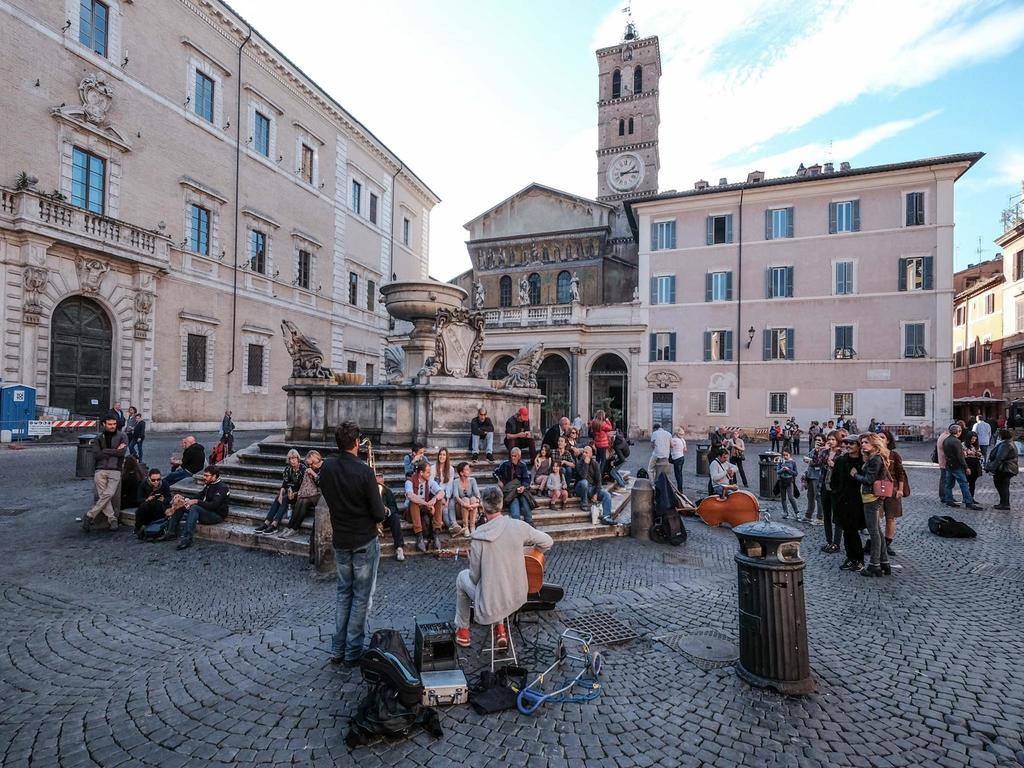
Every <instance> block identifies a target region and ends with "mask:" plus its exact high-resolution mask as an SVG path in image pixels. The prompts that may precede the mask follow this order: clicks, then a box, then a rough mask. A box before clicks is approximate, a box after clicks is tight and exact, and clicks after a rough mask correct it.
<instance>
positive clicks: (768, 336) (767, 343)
mask: <svg viewBox="0 0 1024 768" xmlns="http://www.w3.org/2000/svg"><path fill="white" fill-rule="evenodd" d="M761 333H762V338H763V340H764V350H763V351H764V356H763V357H762V358H761V359H762V360H771V359H772V332H771V331H770V330H768V329H767V328H765V329H764V330H763V331H762V332H761Z"/></svg>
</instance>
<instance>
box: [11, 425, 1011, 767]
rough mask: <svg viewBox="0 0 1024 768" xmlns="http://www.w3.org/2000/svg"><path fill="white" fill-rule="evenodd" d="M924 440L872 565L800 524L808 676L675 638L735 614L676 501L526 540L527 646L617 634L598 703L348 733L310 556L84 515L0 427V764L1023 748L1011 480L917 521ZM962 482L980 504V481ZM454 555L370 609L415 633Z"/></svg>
mask: <svg viewBox="0 0 1024 768" xmlns="http://www.w3.org/2000/svg"><path fill="white" fill-rule="evenodd" d="M160 439H164V438H160ZM166 442H167V445H166V446H164V447H161V446H160V445H159V442H158V440H154V441H153V443H152V444H147V449H150V450H152V451H153V453H151V456H160V457H162V456H163V455H165V454H167V453H170V450H171V445H172V440H171V439H170V438H166ZM245 442H246V440H240V441H239V445H242V444H244V443H245ZM161 452H162V453H161ZM928 452H929V451H928V449H926V448H924V447H921V446H911V447H910V448H908V449H906V450H905V451H904V453H905V455H907V456H908V457H909V458H911V459H917V460H918V462H914V463H913V464H914V465H913V467H912V469H911V482H912V484H913V487H914V494H913V496H912V498H910V499H908V500H907V502H906V508H907V513H906V515H905V517H904V518H903V519H902V520H901V522H900V531H899V534H898V538H897V548H898V550H899V554H898V556H897V558H896V563H897V564H898V565H900V566H901V568H900V569H899V572H898V574H897V575H896V576H894V577H893V578H891V579H864V578H861V577H859V576H856V575H854V574H848V573H845V572H840V571H838V570H837V569H838V565H839V563H840V562H841V556H840V555H826V554H823V553H821V552H819V547H820V545H821V544H822V542H823V533H822V529H821V528H808V529H805V530H806V531H807V538H806V539H805V541H804V545H803V552H804V555H805V557H806V559H807V571H806V575H805V582H804V583H805V589H806V594H807V617H808V630H809V637H810V647H811V663H812V668H813V671H814V674H815V677H816V680H817V682H818V692H817V693H816V694H815V695H812V696H808V697H805V698H800V699H788V698H785V697H782V696H779V695H777V694H774V693H771V692H767V691H761V690H758V689H752V688H750V687H748V686H747V685H746V684H744V683H742V682H741V681H740V680H739V679H738V678H737V676H736V674H735V672H734V671H733V669H732V668H731V667H724V668H718V669H712V670H710V671H705V670H702V669H701V668H699V667H698V666H697V665H696V664H694V663H693V662H692V661H691V660H689V659H688V658H687V657H686V656H684V655H682V654H681V653H680V652H679V651H678V650H677V649H676V648H675V646H674V640H675V639H676V638H678V637H680V636H681V635H685V634H691V633H700V632H701V631H703V630H708V629H711V630H717V631H718V632H721V633H723V634H725V635H726V636H728V637H730V638H733V639H735V636H736V588H735V566H734V564H733V561H732V556H733V552H734V551H735V537H734V536H733V535H732V533H731V532H730V531H729V530H728V529H726V528H721V529H714V530H712V529H709V528H707V527H705V526H704V525H703V524H702V523H700V522H699V521H693V520H689V521H687V528H688V530H689V533H690V539H689V541H688V542H687V544H686V545H684V546H683V547H681V548H679V549H673V548H669V547H663V546H658V545H654V544H641V543H639V542H636V541H634V540H631V539H612V540H603V541H597V542H590V543H578V544H563V545H560V546H558V547H557V548H556V549H555V550H554V551H553V552H552V553H551V555H550V557H549V558H548V573H549V574H550V577H551V579H553V580H555V581H558V582H560V583H562V584H563V585H564V586H565V587H566V591H567V598H566V600H565V601H563V603H562V604H561V606H560V610H559V611H558V612H556V613H554V614H548V615H545V616H543V617H542V618H541V619H540V620H539V621H537V622H536V623H530V624H529V625H527V626H526V627H525V628H524V633H523V634H524V637H523V638H520V640H521V643H520V645H521V649H522V650H523V651H524V653H525V656H526V658H527V660H528V661H529V662H530V664H531V666H532V667H533V669H534V670H535V671H536V670H539V669H540V668H542V667H545V666H547V664H548V663H550V661H549V660H550V658H551V653H552V648H553V646H554V643H555V641H556V638H557V633H558V632H559V631H560V630H561V627H562V626H563V624H564V622H565V621H566V620H568V619H570V618H572V617H573V616H576V615H578V614H580V613H584V612H589V611H595V610H600V611H604V612H607V613H609V614H611V615H612V616H614V617H615V618H617V619H619V620H621V621H623V622H625V623H626V624H628V625H629V626H630V627H631V628H633V629H634V630H635V631H636V632H637V633H638V634H639V638H638V639H637V640H635V641H633V642H631V643H629V644H627V645H624V646H620V647H617V648H611V649H607V657H606V665H605V671H604V674H603V676H602V677H603V685H604V689H603V693H602V696H601V697H600V698H599V699H597V700H596V701H595V702H593V703H591V704H585V705H578V704H577V705H570V704H566V705H553V706H549V707H546V708H545V709H544V710H543V711H542V713H541V714H540V715H539V716H536V717H526V716H522V715H519V714H518V713H516V712H514V711H512V712H504V713H501V714H499V715H493V716H489V717H482V716H480V715H477V714H475V713H474V712H473V711H472V710H471V709H470V708H469V707H454V708H450V709H448V710H445V711H443V713H442V724H443V726H444V729H445V736H444V737H443V738H441V739H437V740H435V739H432V738H430V737H429V736H426V735H425V734H419V735H417V736H415V737H413V738H411V739H409V740H406V741H399V742H393V743H385V742H378V743H376V744H372V745H370V746H369V747H367V748H361V749H359V750H356V751H355V752H352V753H350V752H349V751H348V750H347V749H346V747H345V745H344V736H345V732H346V723H347V718H348V716H349V714H350V713H351V712H352V711H353V710H354V708H355V706H356V704H357V702H358V701H359V698H360V696H361V693H362V691H363V685H362V684H361V682H360V680H359V679H358V675H357V674H356V673H353V672H350V671H345V670H338V669H335V668H333V667H331V666H330V665H329V664H327V659H328V636H329V633H330V631H331V625H332V622H333V604H332V598H333V583H332V582H331V581H329V580H328V581H318V580H316V579H313V578H311V576H310V573H309V572H308V570H307V567H306V565H305V563H304V562H303V561H302V559H301V558H289V557H282V556H275V555H268V554H266V553H258V552H249V551H244V550H240V549H237V548H233V547H230V546H226V545H220V544H213V543H209V542H199V543H198V544H197V545H196V546H195V547H193V548H192V549H191V550H188V551H187V552H183V553H179V552H176V551H175V550H174V548H173V547H170V546H167V545H156V544H142V543H139V542H137V541H136V540H135V539H134V537H133V536H132V535H131V533H130V532H128V531H124V532H120V533H116V534H102V533H92V534H89V535H85V534H83V533H82V532H81V531H80V530H79V528H78V526H77V525H76V524H75V522H74V518H75V517H76V516H77V515H79V514H81V512H82V510H83V509H84V507H85V505H86V502H87V500H88V498H89V497H90V493H91V487H90V483H88V482H84V481H74V480H72V479H70V477H69V476H70V475H71V474H73V463H74V449H73V448H66V447H47V448H33V449H28V450H24V451H6V450H5V451H0V487H2V488H3V489H4V493H3V501H2V505H3V509H2V512H3V513H4V514H3V515H0V561H2V562H3V568H2V570H0V592H2V595H0V755H2V764H3V765H4V766H58V765H59V766H108V767H109V766H161V767H165V766H169V767H171V768H178V767H181V766H196V767H197V768H198V767H199V766H221V765H248V764H258V765H281V766H285V765H303V766H320V765H356V764H358V765H359V766H378V765H388V766H391V765H395V766H414V765H429V766H457V765H465V766H482V765H495V766H497V765H501V766H506V765H525V764H526V763H527V762H529V763H530V764H531V765H532V766H552V768H554V767H555V766H564V765H581V766H582V765H585V766H588V767H589V766H609V768H611V767H612V766H615V767H616V768H626V766H650V765H662V766H698V765H707V766H734V765H744V766H818V765H821V766H949V767H952V766H967V765H969V766H996V765H999V766H1008V765H1017V764H1024V745H1022V727H1024V683H1022V682H1021V678H1020V674H1019V669H1020V659H1021V658H1024V619H1022V617H1021V605H1024V562H1022V559H1021V555H1020V551H1021V543H1022V538H1024V522H1022V521H1024V512H1022V506H1024V503H1022V500H1024V481H1019V482H1018V481H1016V480H1015V481H1014V488H1013V494H1014V496H1015V497H1016V498H1015V500H1014V503H1013V508H1014V511H1013V512H1011V513H1001V512H998V511H993V510H991V509H990V508H989V509H986V511H983V512H969V511H964V510H963V509H960V510H957V511H955V512H954V514H956V515H957V516H958V517H960V518H962V519H966V520H968V521H970V523H971V524H972V525H974V526H975V528H976V529H977V530H978V534H979V535H978V538H977V539H976V540H945V539H939V538H937V537H934V536H932V535H931V534H929V533H928V531H927V527H926V520H927V518H928V516H929V515H931V514H935V513H937V512H939V511H940V510H944V509H945V508H943V507H940V506H939V505H938V503H937V502H936V501H935V499H934V496H935V491H934V490H933V486H934V485H935V484H936V481H937V471H936V470H935V468H933V467H931V466H930V465H928V464H926V463H925V461H922V460H924V459H925V458H926V454H927V453H928ZM637 454H638V455H637V457H636V458H637V459H639V460H642V458H643V456H642V454H643V451H642V450H638V451H637ZM688 463H691V464H692V462H688ZM748 463H753V462H748ZM687 470H688V474H687V479H688V482H689V483H690V484H691V485H692V486H693V487H696V486H697V484H698V483H697V479H696V478H694V477H693V474H692V472H693V467H692V465H691V466H690V467H688V468H687ZM751 479H754V478H753V477H752V478H751ZM979 488H980V489H982V490H981V491H980V492H979V494H978V495H979V499H980V500H981V502H982V503H984V504H985V505H986V506H987V507H990V506H991V504H993V503H994V502H995V496H994V492H993V491H992V487H991V482H990V480H989V479H988V478H984V479H982V480H981V481H980V483H979ZM801 501H803V499H802V500H801ZM463 566H464V563H463V562H451V561H435V560H430V559H426V558H417V559H411V560H409V561H407V562H405V563H397V562H393V561H388V562H385V563H383V564H382V565H381V569H380V577H379V581H378V589H377V595H376V599H375V603H374V612H373V618H372V625H373V626H374V627H383V626H393V627H397V628H400V629H402V630H403V631H405V632H406V633H407V634H411V630H412V627H413V626H414V616H417V615H419V616H426V615H428V614H430V613H434V612H441V613H444V614H447V613H448V612H449V611H450V610H451V605H452V593H451V585H452V583H453V580H454V577H455V574H456V572H457V571H458V570H459V569H460V568H461V567H463ZM524 624H526V622H524ZM483 639H484V637H483V630H482V629H479V628H478V629H477V630H476V631H475V634H474V640H475V649H473V650H472V651H471V652H468V653H466V654H464V662H465V665H466V668H467V671H468V672H469V673H470V677H471V678H472V677H474V676H475V673H476V671H478V670H479V669H480V668H481V664H482V663H483V658H482V656H481V655H480V650H479V649H480V648H481V647H482V646H483ZM705 666H706V665H705Z"/></svg>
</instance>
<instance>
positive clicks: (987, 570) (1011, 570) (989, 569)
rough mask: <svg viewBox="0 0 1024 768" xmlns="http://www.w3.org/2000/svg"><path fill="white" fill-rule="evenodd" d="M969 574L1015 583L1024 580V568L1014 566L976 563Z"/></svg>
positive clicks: (969, 570)
mask: <svg viewBox="0 0 1024 768" xmlns="http://www.w3.org/2000/svg"><path fill="white" fill-rule="evenodd" d="M967 572H968V573H972V574H975V575H977V576H991V577H993V578H996V579H1011V580H1013V581H1021V580H1024V568H1017V567H1014V566H1012V565H1000V564H997V563H976V564H975V565H973V566H972V567H971V568H969V569H968V570H967Z"/></svg>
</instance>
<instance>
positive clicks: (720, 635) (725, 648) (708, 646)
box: [654, 629, 739, 672]
mask: <svg viewBox="0 0 1024 768" xmlns="http://www.w3.org/2000/svg"><path fill="white" fill-rule="evenodd" d="M654 639H655V640H657V641H658V642H661V643H664V644H665V645H667V646H668V647H669V648H672V649H673V650H676V651H679V653H681V654H682V655H683V656H685V657H686V658H687V659H689V660H690V661H691V662H693V663H694V665H696V666H697V667H698V668H700V669H702V670H704V671H705V672H708V671H710V670H712V669H721V668H722V667H728V666H731V665H733V664H735V663H736V661H737V660H738V659H739V651H738V650H737V648H736V642H735V641H734V640H733V639H732V638H731V637H730V636H729V635H727V634H725V633H724V632H720V631H718V630H717V629H702V630H700V631H698V632H673V633H671V634H669V635H661V636H660V637H656V638H654Z"/></svg>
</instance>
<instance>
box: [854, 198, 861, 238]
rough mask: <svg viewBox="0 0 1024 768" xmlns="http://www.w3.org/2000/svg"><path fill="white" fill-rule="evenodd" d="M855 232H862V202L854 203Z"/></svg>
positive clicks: (855, 201)
mask: <svg viewBox="0 0 1024 768" xmlns="http://www.w3.org/2000/svg"><path fill="white" fill-rule="evenodd" d="M853 231H854V232H860V200H854V201H853Z"/></svg>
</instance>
